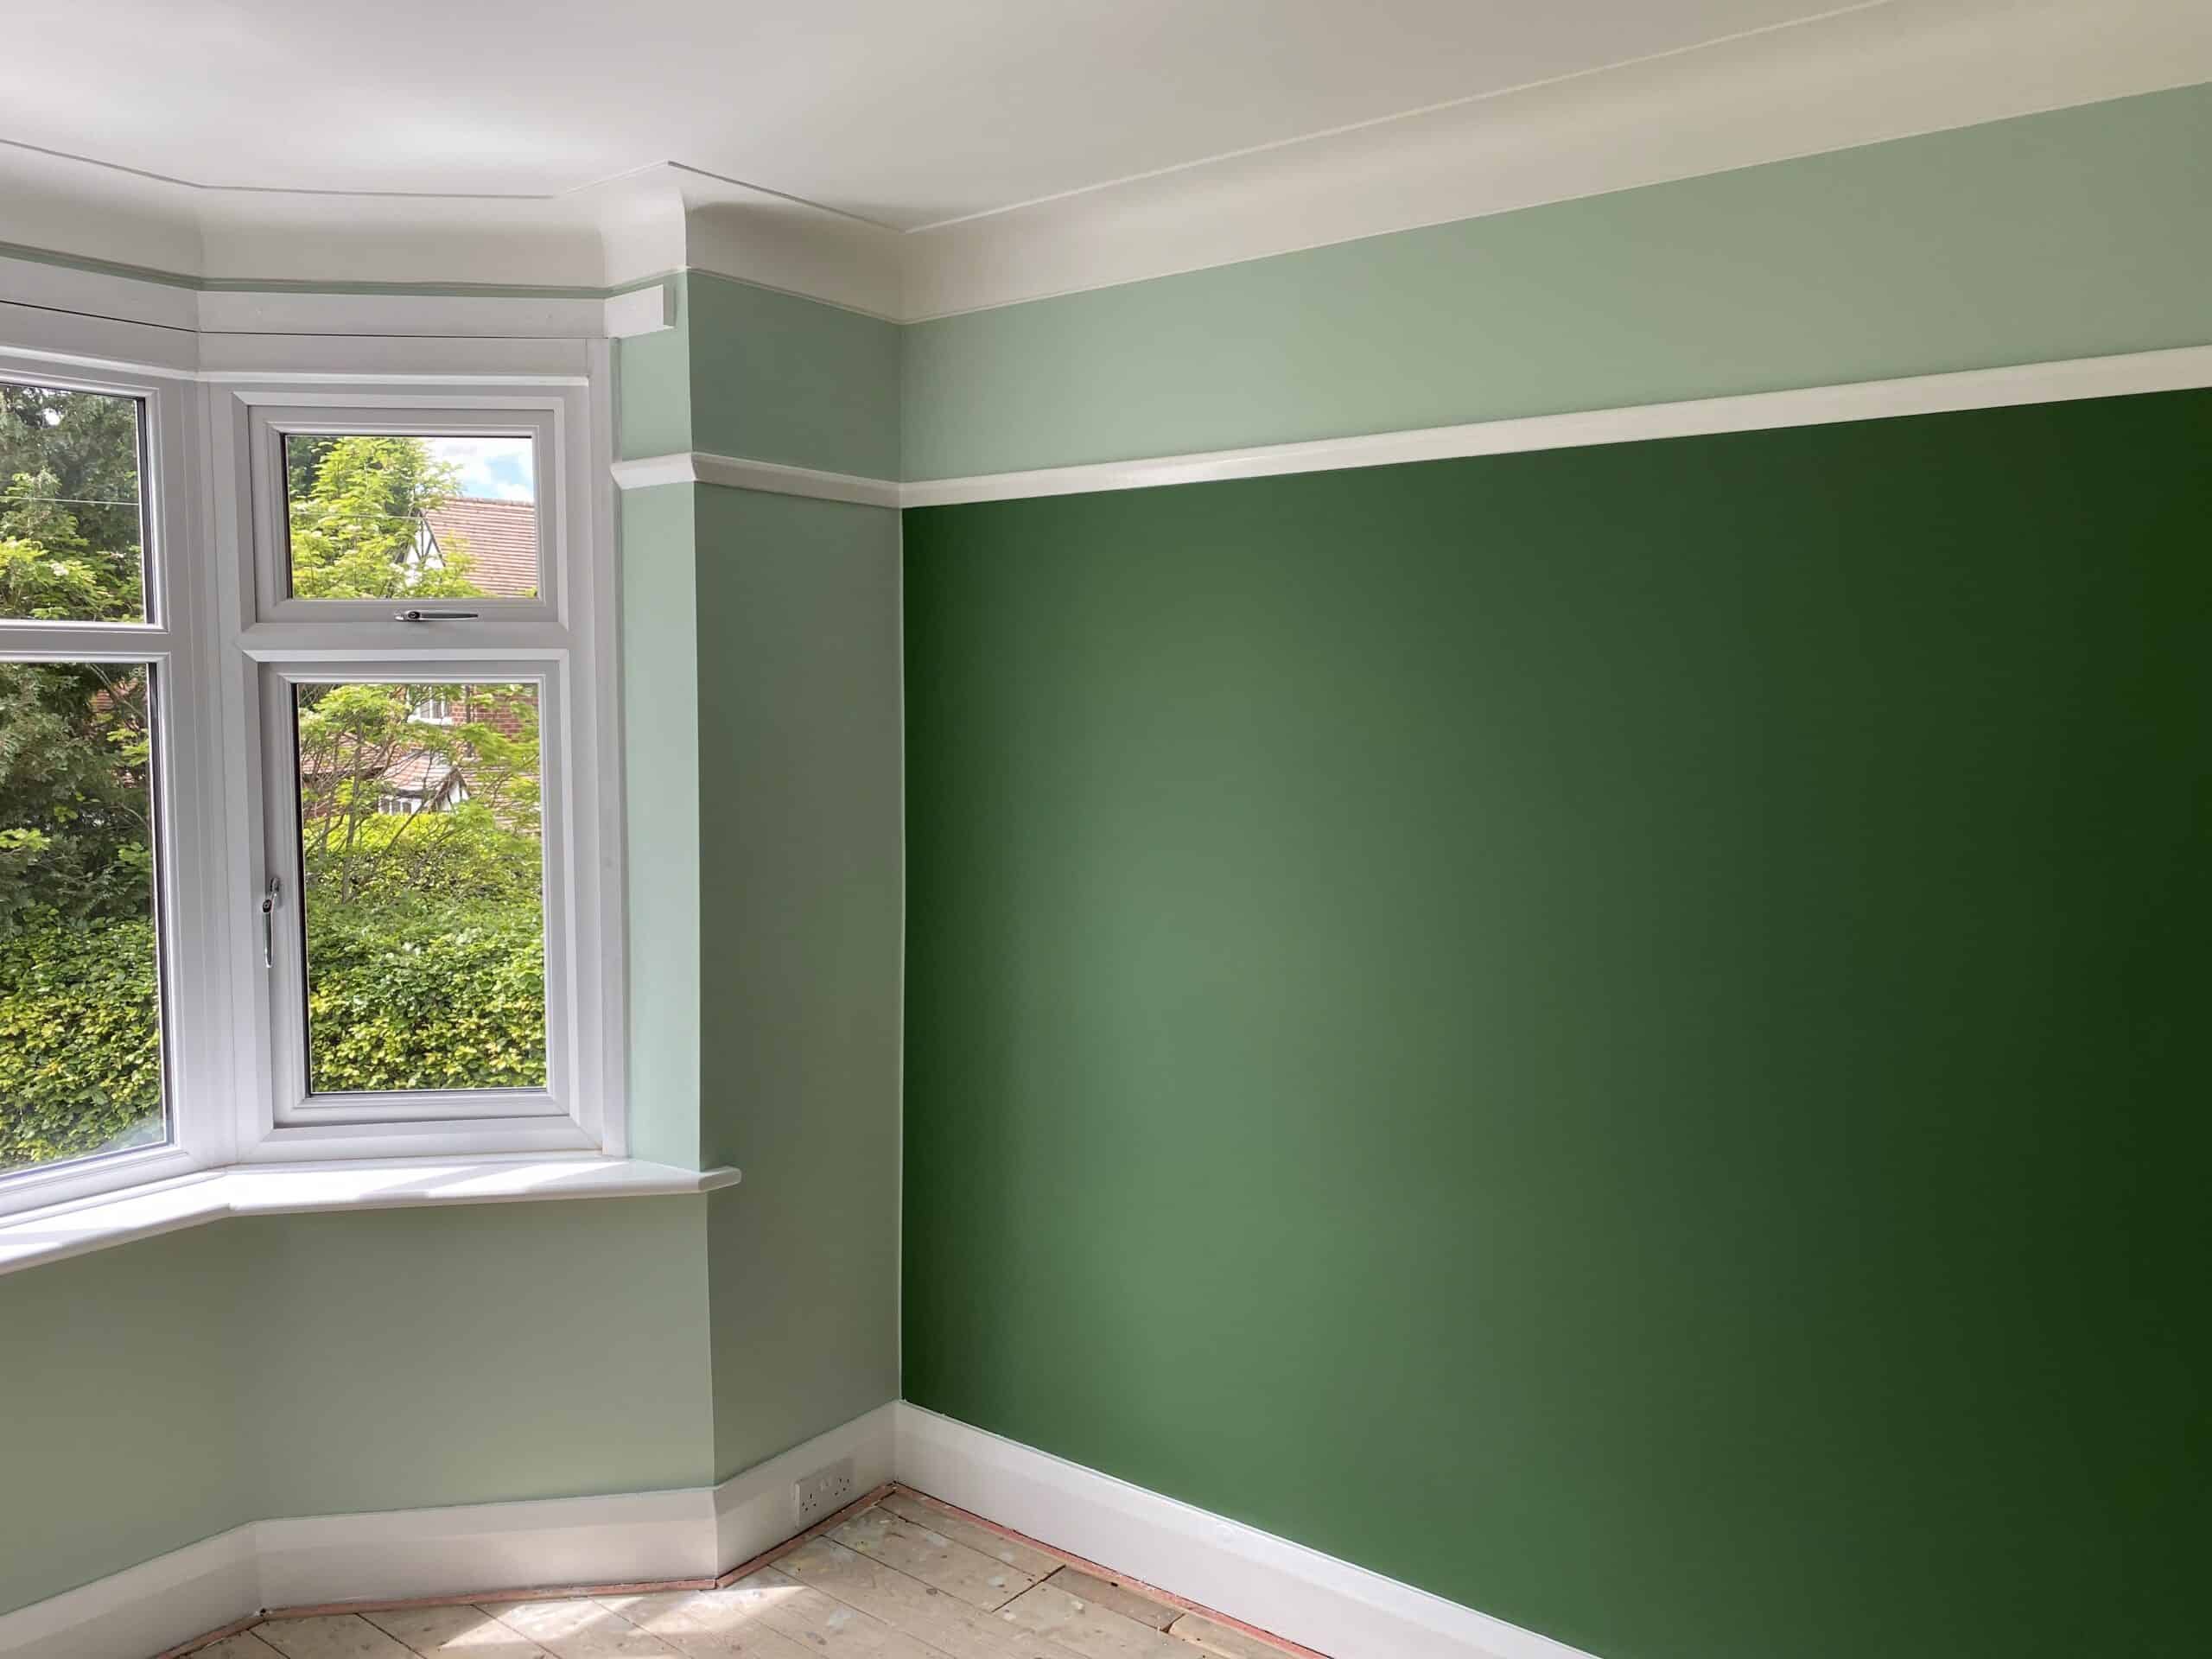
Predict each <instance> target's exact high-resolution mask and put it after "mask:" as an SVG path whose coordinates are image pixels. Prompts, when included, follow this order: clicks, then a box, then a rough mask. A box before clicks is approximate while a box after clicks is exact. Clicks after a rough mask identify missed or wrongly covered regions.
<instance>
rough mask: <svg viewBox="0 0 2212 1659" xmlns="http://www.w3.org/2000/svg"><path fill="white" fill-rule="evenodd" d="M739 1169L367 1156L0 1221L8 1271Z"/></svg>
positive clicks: (687, 1181)
mask: <svg viewBox="0 0 2212 1659" xmlns="http://www.w3.org/2000/svg"><path fill="white" fill-rule="evenodd" d="M738 1179H739V1175H738V1172H737V1171H736V1170H734V1169H729V1168H721V1169H706V1170H694V1169H677V1168H676V1167H674V1166H671V1165H668V1164H652V1163H646V1162H645V1161H643V1160H639V1159H635V1158H475V1159H429V1158H400V1159H384V1160H378V1159H362V1160H358V1161H356V1162H351V1163H327V1164H260V1165H241V1166H233V1167H231V1168H228V1169H218V1170H209V1171H206V1172H204V1173H200V1174H195V1175H186V1176H181V1177H179V1178H177V1179H173V1180H167V1181H159V1182H156V1183H153V1184H152V1185H146V1186H137V1187H132V1188H130V1189H129V1190H128V1191H125V1192H111V1193H106V1194H104V1195H103V1196H101V1197H99V1198H82V1199H79V1200H78V1201H77V1202H76V1203H74V1204H66V1205H54V1207H52V1208H51V1209H47V1210H34V1211H29V1212H28V1213H26V1214H23V1215H19V1216H13V1217H6V1218H4V1219H0V1274H9V1273H14V1272H16V1271H17V1270H18V1269H20V1268H32V1267H37V1266H39V1265H41V1263H44V1262H59V1261H61V1260H63V1259H64V1258H66V1257H68V1256H73V1255H84V1254H86V1252H87V1251H90V1250H99V1249H106V1248H107V1247H108V1246H109V1245H111V1244H125V1243H130V1241H131V1240H133V1239H139V1238H153V1237H155V1236H158V1235H160V1234H162V1233H173V1232H175V1231H177V1230H180V1229H181V1228H186V1227H197V1226H199V1225H200V1224H201V1223H203V1222H209V1221H221V1220H223V1219H224V1218H226V1217H230V1216H298V1215H312V1214H315V1213H317V1212H320V1211H340V1210H422V1209H429V1208H435V1207H442V1206H443V1205H455V1204H519V1203H525V1202H530V1201H532V1200H538V1199H545V1198H659V1197H666V1196H669V1195H671V1194H677V1193H686V1192H714V1191H715V1189H717V1188H719V1187H725V1186H734V1185H737V1182H738Z"/></svg>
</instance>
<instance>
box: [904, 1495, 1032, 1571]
mask: <svg viewBox="0 0 2212 1659" xmlns="http://www.w3.org/2000/svg"><path fill="white" fill-rule="evenodd" d="M880 1507H882V1508H884V1509H887V1510H890V1511H891V1512H892V1513H893V1515H900V1516H906V1519H907V1520H909V1521H914V1522H919V1523H920V1524H922V1525H923V1526H925V1527H927V1528H929V1529H931V1530H932V1531H934V1532H940V1533H943V1534H944V1535H945V1536H946V1537H948V1538H950V1539H951V1540H952V1541H953V1542H954V1543H956V1544H965V1545H966V1546H967V1547H968V1548H970V1549H972V1550H974V1551H976V1553H977V1554H982V1555H988V1556H989V1557H990V1558H991V1559H992V1560H995V1561H1001V1562H1003V1563H1005V1564H1006V1565H1007V1566H1008V1567H1013V1568H1014V1569H1016V1570H1017V1571H1019V1572H1022V1573H1027V1574H1028V1575H1029V1577H1030V1578H1031V1579H1032V1580H1038V1579H1049V1578H1050V1577H1052V1574H1053V1573H1057V1572H1058V1571H1059V1570H1060V1558H1059V1557H1058V1556H1057V1555H1055V1554H1052V1552H1051V1551H1050V1550H1047V1549H1039V1548H1038V1547H1037V1546H1036V1545H1034V1544H1031V1543H1025V1542H1023V1541H1021V1540H1020V1539H1019V1538H1009V1537H1007V1535H1005V1534H1004V1533H1002V1532H1000V1531H998V1530H996V1529H995V1528H991V1527H987V1526H984V1525H983V1524H982V1523H981V1522H977V1521H975V1520H972V1519H970V1518H969V1516H964V1515H963V1514H961V1512H960V1511H959V1510H956V1509H954V1508H953V1507H952V1506H951V1505H950V1503H938V1501H937V1499H935V1498H933V1497H924V1496H923V1495H922V1494H921V1493H919V1492H909V1491H904V1490H903V1489H901V1488H899V1487H896V1486H894V1487H893V1488H892V1489H891V1490H890V1491H888V1492H887V1493H885V1494H884V1496H883V1499H882V1503H881V1505H880Z"/></svg>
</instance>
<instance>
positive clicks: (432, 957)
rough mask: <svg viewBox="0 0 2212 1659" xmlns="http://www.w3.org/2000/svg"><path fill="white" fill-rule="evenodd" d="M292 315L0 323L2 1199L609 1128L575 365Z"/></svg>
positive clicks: (583, 477)
mask: <svg viewBox="0 0 2212 1659" xmlns="http://www.w3.org/2000/svg"><path fill="white" fill-rule="evenodd" d="M450 344H451V342H436V341H419V342H410V341H383V342H378V348H377V350H376V351H375V353H373V356H374V358H375V361H374V362H373V364H372V365H369V366H363V365H362V364H361V362H360V360H359V359H360V356H361V354H360V353H359V351H358V350H357V351H355V352H354V353H353V356H352V357H351V358H349V359H347V360H346V363H345V364H344V365H343V367H342V368H340V369H336V370H334V369H332V368H331V367H329V366H328V365H327V364H325V363H323V362H319V361H317V360H316V359H318V358H319V357H321V358H329V357H332V356H333V355H334V353H336V352H337V351H338V350H339V348H336V347H331V346H329V343H328V342H315V341H301V342H296V346H297V353H296V355H297V356H298V357H299V359H301V363H300V368H299V372H296V373H289V374H287V375H283V376H279V375H275V374H270V375H265V376H264V375H263V374H261V373H260V372H258V371H257V372H254V373H252V374H251V375H248V374H245V373H242V372H233V373H228V374H222V373H216V374H210V373H206V372H199V371H197V370H179V369H174V368H159V367H149V368H147V369H144V370H143V371H142V370H137V369H125V368H120V367H118V366H115V365H111V364H106V363H99V364H97V365H92V366H88V360H87V359H63V358H41V357H36V356H33V355H30V354H29V353H22V354H7V353H0V1215H5V1214H9V1213H16V1212H20V1211H25V1210H28V1209H34V1208H39V1207H41V1206H45V1205H52V1204H55V1203H63V1202H67V1201H69V1200H73V1199H75V1198H84V1197H89V1196H94V1195H98V1194H100V1193H104V1192H111V1191H114V1190H116V1189H118V1188H126V1187H132V1186H136V1185H139V1184H142V1183H148V1182H154V1181H159V1180H162V1179H166V1178H170V1177H175V1176H179V1175H190V1174H193V1173H196V1172H200V1171H204V1170H209V1169H214V1168H219V1167H224V1166H232V1165H238V1164H268V1163H276V1162H288V1163H289V1162H296V1161H301V1160H317V1161H320V1160H333V1159H355V1158H359V1157H364V1156H370V1157H411V1156H423V1155H433V1154H435V1155H444V1154H454V1155H461V1156H470V1157H484V1156H502V1155H511V1154H512V1155H532V1156H542V1155H555V1156H568V1155H587V1154H601V1153H612V1154H618V1155H619V1154H620V1152H621V1150H622V1146H621V1141H622V1120H621V1115H620V1094H621V1089H620V1084H621V1077H620V1059H621V1056H620V1023H619V1021H620V1007H619V1003H620V997H619V968H620V960H619V951H618V949H617V946H618V943H619V934H620V930H619V925H617V924H618V922H619V913H618V906H619V899H620V893H619V881H618V880H617V878H616V876H615V874H614V871H615V869H616V868H618V867H617V865H616V863H615V859H616V855H617V853H618V851H619V849H618V847H617V846H616V844H615V843H616V841H617V836H618V825H617V821H616V819H615V817H614V815H613V806H614V803H613V790H612V789H611V787H609V786H608V785H607V782H606V777H605V774H606V773H607V772H611V770H612V766H611V757H610V756H608V755H607V753H606V747H607V743H608V741H609V738H610V734H609V729H608V728H609V726H610V724H611V720H612V712H613V696H612V692H611V690H610V684H609V681H608V678H607V674H606V672H605V671H604V669H603V667H602V658H603V655H604V654H605V636H604V632H603V630H604V628H605V626H606V623H607V620H608V618H607V612H608V611H609V610H610V609H611V591H610V584H611V561H610V560H609V559H608V558H607V557H606V556H605V552H606V549H605V543H606V539H607V537H606V534H605V531H604V519H603V516H602V515H601V510H600V509H601V503H600V502H599V500H598V495H599V492H598V491H597V490H596V489H595V488H594V478H595V477H597V476H598V475H599V474H603V472H604V467H603V466H602V465H600V464H599V462H600V461H601V458H602V446H603V444H604V442H605V435H604V431H603V420H599V419H598V417H599V416H601V405H600V402H599V401H598V400H600V399H601V398H602V397H603V391H604V388H603V386H602V385H600V384H599V383H598V382H597V381H596V380H595V378H594V368H595V366H596V365H603V363H604V354H603V353H587V352H585V351H584V350H583V349H582V348H580V347H578V346H577V344H576V343H575V342H547V343H546V344H545V346H544V347H543V356H544V359H545V361H544V362H543V364H542V365H535V366H524V367H520V368H517V367H515V366H512V365H511V364H506V363H503V365H502V368H501V372H499V373H496V374H483V375H474V376H470V377H468V378H462V379H460V380H458V381H455V380H450V379H442V378H440V375H441V372H443V371H445V370H446V369H447V368H448V364H447V363H445V362H442V361H441V359H442V358H444V357H447V356H448V353H447V352H446V351H445V349H444V347H446V346H450ZM512 355H513V354H512V353H510V357H512ZM595 421H596V422H597V425H596V427H595Z"/></svg>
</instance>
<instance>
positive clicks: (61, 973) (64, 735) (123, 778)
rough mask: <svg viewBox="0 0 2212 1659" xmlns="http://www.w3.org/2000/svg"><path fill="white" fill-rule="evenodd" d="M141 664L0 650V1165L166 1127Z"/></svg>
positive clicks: (141, 1140)
mask: <svg viewBox="0 0 2212 1659" xmlns="http://www.w3.org/2000/svg"><path fill="white" fill-rule="evenodd" d="M152 731H153V727H152V722H151V721H150V720H149V695H148V687H147V670H146V668H145V666H144V665H143V664H137V663H0V1172H6V1171H10V1170H20V1169H25V1168H29V1167H33V1166H38V1165H41V1164H56V1163H62V1162H66V1161H67V1160H70V1159H73V1158H87V1157H91V1156H92V1155H93V1154H96V1153H102V1152H114V1151H120V1150H122V1149H123V1148H124V1147H140V1146H150V1145H155V1144H157V1143H159V1142H160V1141H162V1140H164V1139H165V1138H166V1135H167V1128H166V1119H165V1116H164V1114H163V1111H162V1022H161V1013H160V1007H161V999H160V991H159V975H158V974H157V972H156V956H155V949H154V928H155V906H154V846H153V835H154V810H153V778H152V755H151V736H152Z"/></svg>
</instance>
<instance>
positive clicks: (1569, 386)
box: [903, 86, 2212, 479]
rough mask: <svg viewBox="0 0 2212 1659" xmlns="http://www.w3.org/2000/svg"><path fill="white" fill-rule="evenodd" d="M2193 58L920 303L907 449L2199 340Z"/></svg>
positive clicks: (2203, 235) (1098, 453)
mask: <svg viewBox="0 0 2212 1659" xmlns="http://www.w3.org/2000/svg"><path fill="white" fill-rule="evenodd" d="M2208 156H2212V87H2203V86H2200V87H2193V88H2190V89H2187V90H2183V91H2180V92H2160V93H2156V94H2152V95H2150V96H2147V97H2143V98H2135V99H2123V100H2119V101H2115V102H2113V103H2107V104H2099V105H2090V106H2088V107H2085V108H2081V109H2074V110H2066V111H2058V112H2056V113H2052V114H2047V115H2037V116H2031V117H2027V118H2023V119H2020V120H2015V121H2005V122H1998V123H1995V124H1990V125H1987V126H1982V127H1975V128H1971V129H1967V130H1961V131H1956V132H1946V133H1938V134H1934V135H1931V136H1929V137H1918V138H1909V139H1904V140H1901V141H1898V142H1897V143H1887V144H1878V145H1873V146H1871V147H1868V148H1865V149H1851V150H1844V151H1840V152H1838V153H1836V154H1834V155H1829V156H1815V157H1812V158H1809V159H1807V160H1802V161H1789V162H1775V163H1773V164H1771V165H1769V166H1764V167H1756V168H1746V169H1745V170H1743V171H1740V172H1735V173H1726V174H1720V175H1714V176H1712V177H1708V178H1700V179H1692V180H1689V181H1685V182H1682V183H1679V184H1669V185H1661V186H1657V187H1655V188H1648V189H1643V190H1633V191H1626V192H1623V193H1620V194H1614V195H1607V196H1599V197H1593V198H1592V199H1590V200H1583V201H1571V202H1563V203H1560V204H1557V205H1554V206H1549V207H1535V208H1530V209H1529V210H1527V211H1524V212H1520V213H1506V214H1501V215H1498V216H1496V217H1493V218H1488V219H1469V220H1465V221H1463V222H1460V223H1458V224H1452V225H1443V226H1435V227H1433V228H1431V229H1426V230H1417V231H1407V232H1402V233H1400V234H1397V235H1394V236H1384V237H1376V238H1369V239H1367V240H1364V241H1359V242H1350V243H1344V244H1342V245H1338V246H1334V247H1326V248H1319V249H1315V250H1313V251H1310V252H1303V253H1294V254H1287V255H1284V256H1282V257H1278V258H1273V259H1262V260H1256V261H1254V262H1251V263H1249V264H1239V265H1230V266H1226V267H1223V268H1220V269H1217V270H1203V271H1197V272H1193V273H1192V274H1189V275H1186V276H1179V277H1164V278H1161V279H1160V280H1158V281H1154V282H1147V283H1132V284H1128V285H1127V286H1124V287H1120V288H1109V289H1100V290H1098V291H1096V292H1093V293H1088V294H1078V295H1072V296H1067V297H1065V298H1060V299H1051V300H1039V301H1036V302H1033V303H1030V304H1026V305H1016V306H1007V307H1005V308H1001V309H997V310H993V311H985V312H980V313H976V314H975V315H968V316H960V317H952V318H948V319H944V320H943V321H935V322H926V323H922V324H919V325H918V326H915V327H909V328H908V329H906V332H905V346H906V359H905V378H904V388H903V396H904V400H905V417H904V422H905V426H904V429H905V438H904V458H905V462H906V474H905V475H906V477H908V478H917V479H921V478H942V477H957V476H961V475H964V474H976V473H992V472H1002V471H1007V470H1010V469H1014V468H1020V467H1049V466H1059V465H1065V464H1070V463H1074V462H1080V461H1105V460H1115V459H1125V458H1128V457H1132V456H1142V455H1154V454H1175V453H1178V452H1183V451H1192V450H1205V449H1216V448H1236V447H1240V446H1243V445H1247V444H1260V443H1277V442H1290V441H1293V440H1298V439H1308V438H1323V437H1335V436H1339V435H1346V434H1351V433H1361V432H1376V431H1389V430H1393V429H1402V428H1408V427H1423V426H1436V425H1446V424H1450V423H1456V422H1462V421H1480V420H1492V419H1497V418H1502V417H1505V416H1522V415H1537V414H1548V413H1553V412H1556V411H1560V410H1578V409H1590V408H1604V407H1610V406H1613V405H1618V404H1637V403H1649V402H1658V401H1664V400H1668V399H1673V398H1683V397H1713V396H1719V395H1722V394H1726V393H1735V392H1749V391H1771V390H1775V389H1777V388H1783V387H1789V386H1802V385H1826V384H1830V383H1834V382H1837V381H1846V380H1863V379H1878V378H1884V377H1887V376H1891V375H1907V374H1924V373H1929V372H1934V371H1938V370H1945V369H1965V368H1980V367H1986V366H1990V365H1999V364H2006V363H2018V362H2027V361H2033V360H2036V359H2050V358H2066V357H2078V356H2085V355H2091V354H2096V353H2108V352H2132V351H2141V350H2145V349H2146V348H2150V347H2154V346H2181V345H2196V344H2200V343H2202V342H2203V341H2206V340H2212V283H2208V282H2207V281H2206V279H2205V273H2206V271H2207V270H2208V269H2212V167H2209V166H2208V165H2207V163H2206V158H2207V157H2208Z"/></svg>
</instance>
